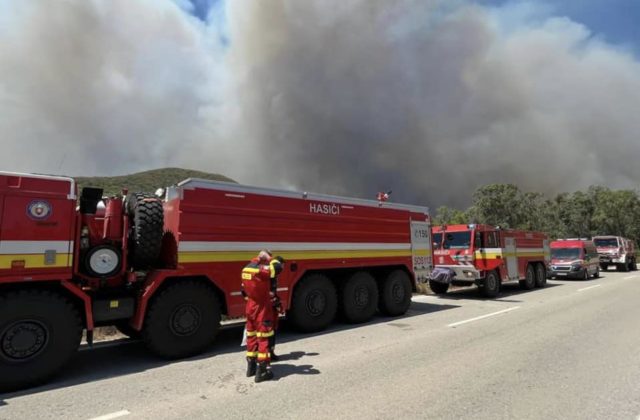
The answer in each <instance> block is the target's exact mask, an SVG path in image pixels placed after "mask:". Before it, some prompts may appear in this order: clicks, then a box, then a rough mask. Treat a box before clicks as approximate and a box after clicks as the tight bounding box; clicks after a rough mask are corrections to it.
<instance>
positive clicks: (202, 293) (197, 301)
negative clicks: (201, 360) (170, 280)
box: [142, 280, 220, 359]
mask: <svg viewBox="0 0 640 420" xmlns="http://www.w3.org/2000/svg"><path fill="white" fill-rule="evenodd" d="M219 329H220V302H219V301H218V297H217V296H216V294H215V292H214V291H213V289H212V288H211V286H209V285H208V284H206V283H204V282H199V281H195V280H181V281H178V282H176V283H174V284H172V285H170V286H169V287H167V288H166V289H164V290H162V291H161V292H160V294H158V295H157V296H156V297H155V298H153V300H152V301H151V304H150V306H149V310H148V311H147V315H146V317H145V320H144V326H143V328H142V338H143V339H144V342H145V344H146V345H147V347H148V348H149V349H150V350H151V351H153V352H154V353H156V354H157V355H159V356H162V357H166V358H170V359H175V358H180V357H188V356H192V355H194V354H198V353H201V352H203V351H204V350H206V348H207V347H209V346H210V345H211V344H212V343H213V341H214V339H215V338H216V335H217V334H218V330H219Z"/></svg>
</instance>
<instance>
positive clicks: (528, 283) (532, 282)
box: [518, 264, 536, 290]
mask: <svg viewBox="0 0 640 420" xmlns="http://www.w3.org/2000/svg"><path fill="white" fill-rule="evenodd" d="M518 283H519V284H520V288H521V289H524V290H531V289H533V288H534V287H535V286H536V275H535V272H534V270H533V266H532V265H531V264H527V271H526V273H525V278H524V280H520V281H519V282H518Z"/></svg>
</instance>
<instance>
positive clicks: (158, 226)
mask: <svg viewBox="0 0 640 420" xmlns="http://www.w3.org/2000/svg"><path fill="white" fill-rule="evenodd" d="M127 212H128V214H129V223H130V227H129V261H130V263H131V265H132V266H133V268H134V269H136V270H142V269H146V268H149V267H151V266H153V265H154V264H155V263H157V261H158V257H159V256H160V251H161V248H162V235H163V233H164V231H163V229H164V210H163V208H162V201H161V200H160V199H159V198H158V197H156V196H154V195H151V194H143V193H131V194H129V195H128V196H127Z"/></svg>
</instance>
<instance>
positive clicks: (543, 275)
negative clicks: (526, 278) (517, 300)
mask: <svg viewBox="0 0 640 420" xmlns="http://www.w3.org/2000/svg"><path fill="white" fill-rule="evenodd" d="M546 285H547V270H546V269H545V268H544V264H542V263H538V264H536V287H545V286H546Z"/></svg>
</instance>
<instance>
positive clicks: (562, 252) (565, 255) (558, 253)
mask: <svg viewBox="0 0 640 420" xmlns="http://www.w3.org/2000/svg"><path fill="white" fill-rule="evenodd" d="M551 258H553V259H554V260H577V259H578V258H580V248H551Z"/></svg>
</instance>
